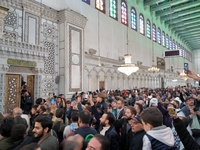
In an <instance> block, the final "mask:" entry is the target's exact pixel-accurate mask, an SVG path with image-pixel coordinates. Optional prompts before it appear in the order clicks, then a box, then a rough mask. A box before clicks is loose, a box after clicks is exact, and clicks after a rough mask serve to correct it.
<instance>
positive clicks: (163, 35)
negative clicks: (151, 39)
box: [162, 31, 165, 47]
mask: <svg viewBox="0 0 200 150" xmlns="http://www.w3.org/2000/svg"><path fill="white" fill-rule="evenodd" d="M162 46H164V47H165V32H164V31H162Z"/></svg>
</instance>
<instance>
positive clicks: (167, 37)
mask: <svg viewBox="0 0 200 150" xmlns="http://www.w3.org/2000/svg"><path fill="white" fill-rule="evenodd" d="M166 48H169V36H168V34H167V35H166Z"/></svg>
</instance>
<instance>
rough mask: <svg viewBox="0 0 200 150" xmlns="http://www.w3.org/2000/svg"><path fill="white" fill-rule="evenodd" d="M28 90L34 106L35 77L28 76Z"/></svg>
mask: <svg viewBox="0 0 200 150" xmlns="http://www.w3.org/2000/svg"><path fill="white" fill-rule="evenodd" d="M26 90H27V91H28V92H30V95H31V100H32V104H34V75H30V76H27V84H26Z"/></svg>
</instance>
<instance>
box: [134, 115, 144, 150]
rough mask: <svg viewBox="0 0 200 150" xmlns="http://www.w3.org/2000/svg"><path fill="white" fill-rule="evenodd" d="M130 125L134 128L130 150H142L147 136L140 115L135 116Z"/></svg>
mask: <svg viewBox="0 0 200 150" xmlns="http://www.w3.org/2000/svg"><path fill="white" fill-rule="evenodd" d="M130 125H131V128H132V132H133V133H134V135H133V138H132V140H131V147H130V150H135V149H137V150H142V146H143V136H144V135H145V131H144V128H143V125H142V121H141V120H140V115H136V116H134V117H133V118H132V120H131V121H130Z"/></svg>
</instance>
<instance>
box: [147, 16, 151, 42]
mask: <svg viewBox="0 0 200 150" xmlns="http://www.w3.org/2000/svg"><path fill="white" fill-rule="evenodd" d="M147 37H148V38H149V39H151V22H150V20H149V19H147Z"/></svg>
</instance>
